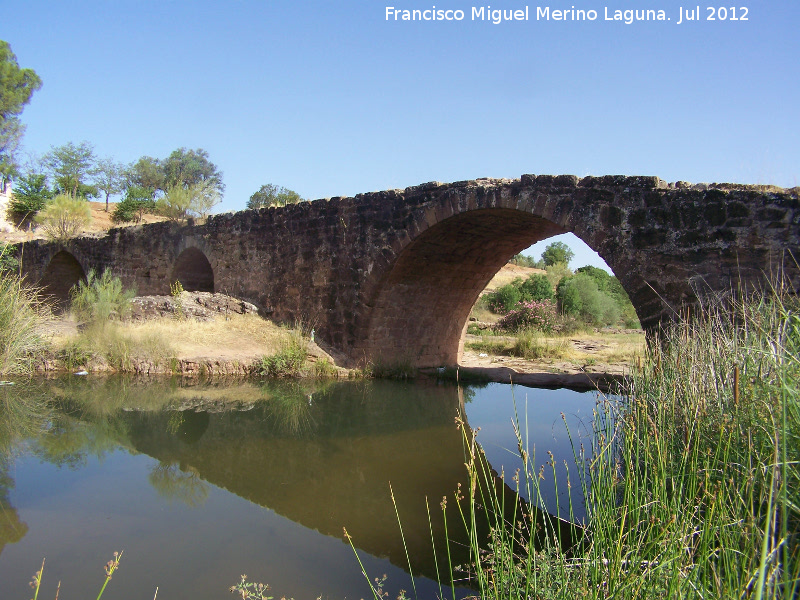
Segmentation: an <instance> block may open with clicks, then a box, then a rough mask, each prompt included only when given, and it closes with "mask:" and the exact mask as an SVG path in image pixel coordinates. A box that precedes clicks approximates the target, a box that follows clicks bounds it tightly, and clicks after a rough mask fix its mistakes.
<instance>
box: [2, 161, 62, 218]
mask: <svg viewBox="0 0 800 600" xmlns="http://www.w3.org/2000/svg"><path fill="white" fill-rule="evenodd" d="M52 197H53V192H51V191H50V189H49V188H48V187H47V177H46V176H45V175H40V174H36V173H30V174H28V175H25V176H24V177H20V178H19V179H18V180H17V181H16V184H15V185H14V193H13V195H12V196H11V202H10V203H9V205H8V212H9V213H10V214H11V218H12V219H13V220H14V221H15V222H16V223H17V225H22V224H24V223H27V222H29V221H30V220H31V219H33V218H34V217H35V216H36V214H37V213H38V212H39V211H40V210H42V209H43V208H44V207H45V206H46V205H47V203H48V202H49V201H50V199H51V198H52Z"/></svg>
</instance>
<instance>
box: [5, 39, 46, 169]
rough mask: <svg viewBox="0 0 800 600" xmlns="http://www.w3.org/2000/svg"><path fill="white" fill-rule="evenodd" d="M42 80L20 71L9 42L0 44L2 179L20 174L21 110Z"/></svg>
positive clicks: (30, 73) (29, 71)
mask: <svg viewBox="0 0 800 600" xmlns="http://www.w3.org/2000/svg"><path fill="white" fill-rule="evenodd" d="M41 87H42V80H41V79H40V78H39V76H38V75H37V74H36V72H35V71H34V70H33V69H20V68H19V64H18V63H17V57H16V56H15V55H14V53H13V52H12V51H11V46H9V44H8V42H4V41H2V40H0V177H2V178H3V179H8V178H9V177H11V176H13V175H14V174H16V172H17V163H16V157H15V154H16V150H17V147H18V145H19V141H20V139H21V138H22V134H23V133H24V131H25V126H24V125H22V123H21V122H20V120H19V118H18V117H19V115H20V114H22V109H23V108H24V107H25V105H26V104H28V102H30V100H31V96H32V95H33V92H35V91H36V90H38V89H39V88H41Z"/></svg>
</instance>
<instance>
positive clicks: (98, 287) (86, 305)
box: [71, 269, 136, 324]
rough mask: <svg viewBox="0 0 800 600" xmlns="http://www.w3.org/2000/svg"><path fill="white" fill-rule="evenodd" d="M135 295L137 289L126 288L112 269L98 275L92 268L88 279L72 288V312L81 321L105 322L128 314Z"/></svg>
mask: <svg viewBox="0 0 800 600" xmlns="http://www.w3.org/2000/svg"><path fill="white" fill-rule="evenodd" d="M135 295H136V291H135V290H132V289H128V290H126V289H124V288H123V287H122V282H121V281H120V279H119V277H114V276H113V275H112V274H111V271H110V270H108V269H106V270H105V271H103V274H102V275H101V276H100V277H97V274H96V273H95V271H94V269H92V270H90V271H89V275H88V276H87V277H86V281H81V282H80V283H78V285H77V286H76V287H74V288H73V289H72V293H71V296H72V298H71V303H72V304H71V307H72V312H73V314H74V315H75V316H76V317H77V318H78V319H79V320H81V321H84V322H88V323H95V324H103V323H105V322H107V321H109V320H111V319H121V318H123V317H124V316H125V315H127V313H128V312H129V311H130V305H131V299H132V298H133V297H134V296H135Z"/></svg>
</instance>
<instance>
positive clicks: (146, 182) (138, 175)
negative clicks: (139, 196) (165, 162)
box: [125, 156, 167, 198]
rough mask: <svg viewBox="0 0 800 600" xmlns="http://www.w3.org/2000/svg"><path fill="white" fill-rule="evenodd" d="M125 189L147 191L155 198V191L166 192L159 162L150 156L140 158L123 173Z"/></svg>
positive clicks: (162, 171) (164, 179) (164, 178)
mask: <svg viewBox="0 0 800 600" xmlns="http://www.w3.org/2000/svg"><path fill="white" fill-rule="evenodd" d="M125 179H126V182H125V186H126V188H134V187H136V188H141V189H149V190H150V191H151V192H152V194H153V196H152V198H155V194H156V192H157V191H162V192H163V191H166V188H167V185H166V177H165V175H164V168H163V166H162V165H161V161H160V160H158V159H157V158H153V157H151V156H142V157H141V158H140V159H139V160H137V161H136V162H135V163H133V164H132V165H130V166H129V167H128V168H127V170H126V171H125Z"/></svg>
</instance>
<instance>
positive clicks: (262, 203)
mask: <svg viewBox="0 0 800 600" xmlns="http://www.w3.org/2000/svg"><path fill="white" fill-rule="evenodd" d="M302 201H303V198H302V197H301V196H300V194H298V193H297V192H295V191H293V190H290V189H287V188H285V187H279V186H277V185H275V184H274V183H267V184H265V185H262V186H261V187H260V188H259V189H258V191H257V192H256V193H254V194H253V195H252V196H250V199H249V200H248V201H247V208H250V209H254V208H264V207H268V206H286V205H288V204H297V203H298V202H302Z"/></svg>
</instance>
